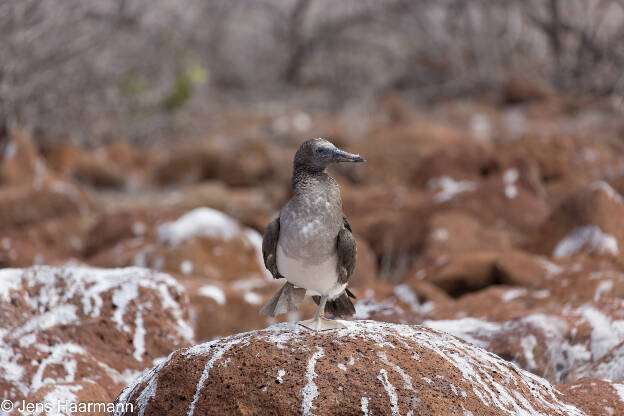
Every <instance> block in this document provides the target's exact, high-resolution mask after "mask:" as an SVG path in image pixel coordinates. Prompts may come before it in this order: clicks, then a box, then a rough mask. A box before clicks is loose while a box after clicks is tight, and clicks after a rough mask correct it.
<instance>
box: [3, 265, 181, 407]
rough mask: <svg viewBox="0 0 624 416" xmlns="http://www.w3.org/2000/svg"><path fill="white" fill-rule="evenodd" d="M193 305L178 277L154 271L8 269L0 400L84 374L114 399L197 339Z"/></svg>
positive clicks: (6, 274) (5, 283)
mask: <svg viewBox="0 0 624 416" xmlns="http://www.w3.org/2000/svg"><path fill="white" fill-rule="evenodd" d="M187 305H188V299H187V297H186V295H185V294H184V292H183V289H182V287H181V286H180V285H179V284H178V283H177V282H176V281H175V280H174V279H172V278H171V277H170V276H168V275H166V274H162V273H155V272H152V271H149V270H147V269H139V268H128V269H109V270H104V269H93V268H86V267H69V268H52V267H33V268H29V269H2V270H0V328H1V329H0V397H3V398H9V399H12V400H21V399H24V398H25V397H26V396H27V395H29V394H30V393H31V392H33V391H35V390H39V389H40V388H42V387H43V386H46V385H48V384H56V383H60V382H65V383H73V382H80V381H81V380H84V379H89V380H92V381H95V382H96V383H98V384H99V385H101V386H102V387H104V388H105V389H106V390H107V392H108V395H109V396H110V397H115V396H116V395H117V394H118V392H119V391H120V389H121V388H122V387H123V385H125V384H126V383H127V382H128V381H129V379H131V378H132V377H133V376H134V375H135V374H136V373H137V372H139V371H140V370H142V369H144V368H146V367H149V366H151V365H152V363H153V361H154V359H157V358H159V357H163V356H165V355H167V354H168V353H169V352H171V351H172V350H173V349H175V348H179V347H181V346H185V345H188V344H189V343H190V342H192V341H193V331H192V329H191V327H190V324H189V316H188V310H187V309H186V307H187Z"/></svg>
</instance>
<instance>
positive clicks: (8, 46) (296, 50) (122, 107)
mask: <svg viewBox="0 0 624 416" xmlns="http://www.w3.org/2000/svg"><path fill="white" fill-rule="evenodd" d="M0 39H2V40H1V41H0V125H1V127H2V129H4V130H5V131H6V130H9V129H11V128H13V127H15V126H21V127H25V128H27V129H28V130H29V131H30V132H31V133H32V134H33V135H34V136H35V137H37V138H42V137H45V138H53V139H71V140H73V141H76V142H79V143H83V144H85V143H87V144H96V143H102V142H108V141H111V140H113V139H116V138H119V137H123V138H124V139H130V140H132V141H134V142H135V143H139V144H142V143H149V142H154V141H158V140H161V139H163V138H171V137H182V136H191V135H197V134H198V132H201V131H202V125H203V124H204V123H206V120H207V118H209V117H210V116H211V115H214V114H215V112H217V111H221V110H223V109H227V108H247V109H253V110H256V111H264V112H267V111H275V110H276V109H280V108H290V109H293V108H295V109H304V110H309V111H320V112H328V113H335V112H342V111H356V112H357V111H363V112H366V111H370V109H371V106H372V105H374V103H375V102H377V101H378V100H379V99H380V97H384V96H387V95H388V94H397V95H399V96H401V97H402V99H403V100H405V101H406V102H408V103H410V104H411V105H414V106H427V105H430V104H431V103H434V102H437V101H440V100H449V99H457V98H464V97H475V96H477V97H482V96H488V95H493V96H496V97H500V94H501V91H507V92H509V91H510V89H511V90H513V88H514V85H515V86H517V83H518V82H522V80H524V81H526V80H530V84H529V85H528V87H527V86H526V85H525V87H524V90H526V89H527V88H528V89H533V90H536V89H539V90H540V91H546V90H548V89H554V90H559V91H565V92H566V93H573V94H579V95H583V96H586V95H591V96H600V97H611V98H613V100H617V99H618V97H621V95H622V92H623V91H624V79H623V78H624V71H623V70H622V68H624V0H507V1H500V0H475V1H466V0H435V1H432V0H419V1H413V0H343V1H340V2H336V1H331V0H314V1H312V0H255V1H249V0H247V1H245V0H210V1H205V0H180V1H176V2H171V1H167V0H149V1H148V0H110V1H106V2H102V1H97V0H66V1H64V2H63V3H62V4H60V3H58V2H57V1H54V0H4V1H2V2H0ZM518 80H521V81H518ZM514 82H515V83H516V84H514ZM525 84H526V82H525ZM521 89H522V88H521ZM516 95H517V94H516ZM521 98H522V97H517V96H514V94H513V91H511V93H508V94H506V95H504V97H503V99H504V100H507V101H514V100H518V99H521Z"/></svg>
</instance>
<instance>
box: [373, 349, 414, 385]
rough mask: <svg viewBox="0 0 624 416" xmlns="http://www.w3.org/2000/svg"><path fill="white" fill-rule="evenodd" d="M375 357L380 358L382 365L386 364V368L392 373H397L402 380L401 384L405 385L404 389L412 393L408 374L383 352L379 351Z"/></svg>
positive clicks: (410, 379)
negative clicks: (389, 368) (391, 370)
mask: <svg viewBox="0 0 624 416" xmlns="http://www.w3.org/2000/svg"><path fill="white" fill-rule="evenodd" d="M377 355H378V356H379V358H381V361H383V362H384V364H386V365H387V366H389V367H391V368H392V369H393V370H394V371H396V372H397V373H399V375H400V376H401V378H402V379H403V382H404V383H405V388H406V389H409V390H412V391H414V386H413V385H412V378H411V377H410V375H409V374H407V373H406V372H405V371H404V370H403V369H402V368H401V367H399V366H398V365H396V364H395V363H393V362H392V361H390V360H389V359H388V356H387V355H386V353H385V352H383V351H379V352H378V353H377Z"/></svg>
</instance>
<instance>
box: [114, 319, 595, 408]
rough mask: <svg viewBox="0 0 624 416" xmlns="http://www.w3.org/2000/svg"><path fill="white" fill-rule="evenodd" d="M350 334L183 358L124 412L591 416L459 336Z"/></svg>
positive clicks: (252, 344)
mask: <svg viewBox="0 0 624 416" xmlns="http://www.w3.org/2000/svg"><path fill="white" fill-rule="evenodd" d="M347 325H348V327H347V329H344V330H339V331H329V332H323V333H314V332H310V331H308V330H306V329H304V328H301V327H297V326H294V325H292V324H281V325H277V326H273V327H270V328H267V329H266V330H263V331H255V332H250V333H244V334H238V335H234V336H231V337H228V338H223V339H220V340H216V341H213V342H210V343H206V344H200V345H197V346H194V347H191V348H188V349H183V350H179V351H177V352H175V353H174V354H172V355H171V356H169V357H168V359H167V360H166V361H164V362H162V363H161V364H159V365H158V366H156V367H154V368H153V369H151V370H149V371H147V372H145V373H144V374H143V375H142V376H141V377H139V378H137V379H136V380H135V381H134V382H133V383H132V384H130V385H129V386H128V387H126V389H125V390H124V391H123V393H122V394H121V395H120V396H119V397H118V398H117V400H116V403H119V404H124V403H133V404H135V412H141V414H145V415H155V414H164V413H166V414H169V415H189V416H192V415H199V414H213V413H214V414H237V413H242V414H256V413H263V414H293V413H302V414H304V415H312V414H342V415H356V414H362V413H363V414H406V413H408V412H409V411H411V412H413V413H414V414H419V415H445V414H449V415H450V414H462V413H463V414H466V412H471V413H472V414H478V415H485V416H493V415H500V414H531V415H532V414H545V415H561V414H565V415H570V416H572V415H579V416H580V415H582V414H584V413H583V412H582V411H581V410H579V409H578V408H576V407H575V406H573V405H570V404H568V403H567V402H566V397H565V396H564V395H559V396H557V395H556V390H555V389H554V388H553V386H551V385H550V384H549V383H548V382H547V381H546V380H544V379H542V378H540V377H537V376H534V375H532V374H530V373H528V372H526V371H524V370H521V369H519V368H518V367H516V366H514V365H513V364H510V363H508V362H506V361H504V360H502V359H500V358H498V357H496V356H495V355H492V354H489V353H487V352H486V351H484V350H483V349H481V348H478V347H475V346H473V345H470V344H468V343H465V342H462V341H460V340H458V339H456V338H454V337H452V336H449V335H446V334H443V333H440V332H437V331H432V330H430V329H427V328H424V327H418V326H415V327H409V326H403V325H391V324H382V323H377V322H372V321H359V322H348V323H347ZM276 398H279V400H276ZM122 414H129V413H124V412H118V413H115V415H122Z"/></svg>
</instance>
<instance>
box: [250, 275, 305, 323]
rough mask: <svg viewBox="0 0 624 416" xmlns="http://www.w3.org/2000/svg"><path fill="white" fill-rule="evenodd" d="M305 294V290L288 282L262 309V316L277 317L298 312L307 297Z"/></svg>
mask: <svg viewBox="0 0 624 416" xmlns="http://www.w3.org/2000/svg"><path fill="white" fill-rule="evenodd" d="M305 293H306V290H305V289H301V288H298V287H295V286H294V285H293V284H292V283H290V282H286V284H284V286H282V288H281V289H280V290H278V291H277V292H276V293H275V295H273V297H272V298H271V300H270V301H269V302H268V303H267V304H266V305H264V306H263V307H262V309H260V315H268V316H276V315H281V314H283V313H288V312H291V311H296V310H297V308H298V306H299V304H300V303H301V301H302V300H303V298H304V297H305Z"/></svg>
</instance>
